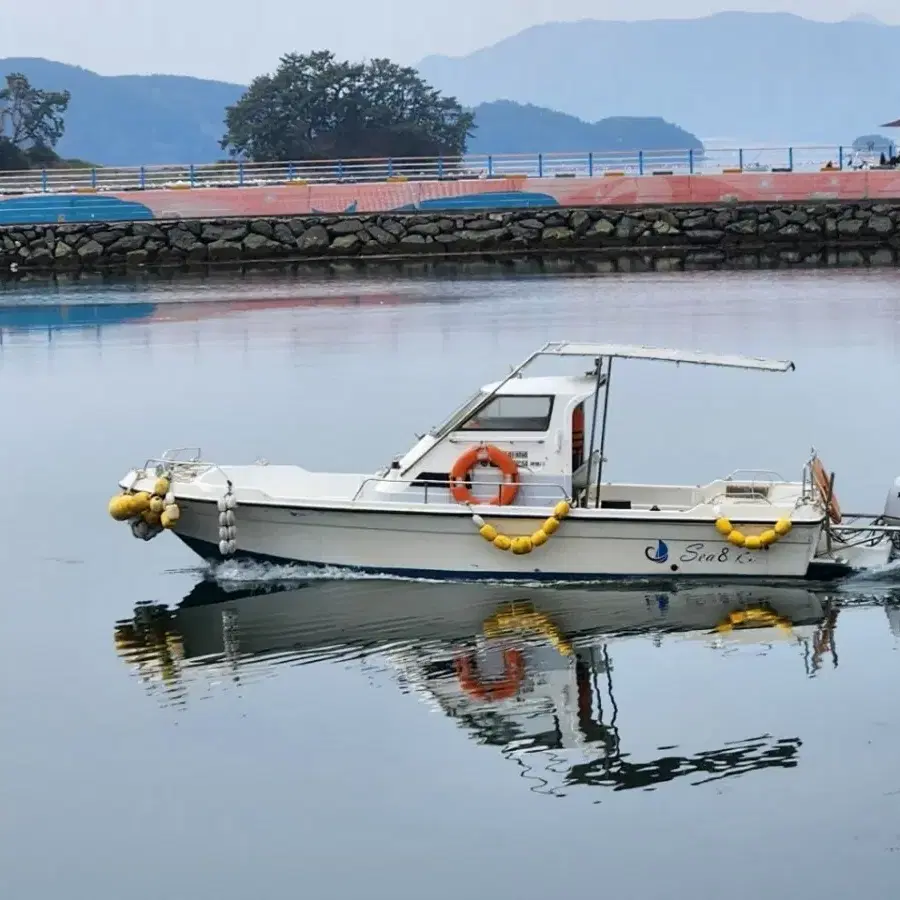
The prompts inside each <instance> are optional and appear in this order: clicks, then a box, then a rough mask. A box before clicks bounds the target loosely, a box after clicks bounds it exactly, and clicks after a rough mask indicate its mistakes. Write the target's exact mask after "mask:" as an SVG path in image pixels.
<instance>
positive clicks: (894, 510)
mask: <svg viewBox="0 0 900 900" xmlns="http://www.w3.org/2000/svg"><path fill="white" fill-rule="evenodd" d="M884 518H885V519H886V520H887V522H888V524H889V525H900V478H897V479H895V481H894V486H893V487H892V488H891V490H890V493H889V494H888V495H887V500H885V501H884Z"/></svg>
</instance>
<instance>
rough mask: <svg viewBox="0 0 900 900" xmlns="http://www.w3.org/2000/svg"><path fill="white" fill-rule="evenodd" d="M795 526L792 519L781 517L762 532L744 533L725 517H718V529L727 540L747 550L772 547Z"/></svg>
mask: <svg viewBox="0 0 900 900" xmlns="http://www.w3.org/2000/svg"><path fill="white" fill-rule="evenodd" d="M791 528H793V525H792V524H791V520H790V519H779V520H778V521H777V522H776V523H775V524H774V525H773V526H772V527H771V528H767V529H766V530H765V531H763V533H762V534H744V533H743V532H742V531H740V530H739V529H737V528H735V527H734V525H732V524H731V521H730V520H729V519H726V518H724V517H721V518H718V519H716V531H718V532H719V534H721V535H724V537H725V540H727V541H728V543H729V544H734V546H735V547H744V548H746V549H747V550H762V549H764V548H765V547H771V546H772V544H774V543H775V541H777V540H779V538H783V537H784V536H785V535H786V534H787V533H788V532H789V531H790V530H791Z"/></svg>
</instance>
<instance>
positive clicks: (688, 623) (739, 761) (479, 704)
mask: <svg viewBox="0 0 900 900" xmlns="http://www.w3.org/2000/svg"><path fill="white" fill-rule="evenodd" d="M837 615H838V607H837V605H835V604H834V603H833V601H832V600H831V598H830V596H829V595H825V594H816V593H814V592H811V591H809V590H806V589H805V588H800V587H789V588H774V587H773V588H766V587H761V586H760V587H757V586H753V587H740V588H725V587H713V586H702V587H694V586H692V587H687V588H679V589H678V590H672V591H662V592H659V591H635V590H634V589H624V588H623V589H585V588H578V589H574V588H573V589H569V588H564V589H552V588H534V589H527V588H525V589H523V588H521V587H515V586H509V585H477V584H437V583H415V582H403V581H376V580H359V581H338V580H319V581H310V582H293V583H290V584H284V583H281V584H273V583H270V582H269V583H243V584H241V585H240V586H239V587H238V586H236V585H234V584H232V586H231V587H230V588H229V589H226V588H225V587H222V586H219V585H218V584H216V583H215V582H213V581H203V582H201V583H200V584H198V585H197V586H196V587H195V588H194V589H193V590H192V591H191V592H190V593H189V594H188V595H187V597H185V598H184V600H183V601H182V603H181V604H179V606H178V607H177V608H175V609H168V608H166V607H164V606H141V607H139V608H137V609H136V610H135V615H134V617H133V618H132V619H130V620H128V621H125V622H120V623H119V624H118V625H117V626H116V646H117V648H118V651H119V653H120V654H121V655H122V656H123V657H124V658H125V659H126V660H127V661H128V662H129V663H131V664H133V665H134V666H135V668H136V670H137V671H138V672H139V673H140V675H141V677H142V678H143V679H144V680H145V681H147V683H148V684H149V685H153V686H155V687H156V688H158V689H161V691H162V697H163V698H165V701H166V702H168V703H178V704H185V703H187V701H188V699H189V698H190V693H191V691H190V684H191V682H194V681H196V680H198V676H200V674H201V672H202V673H204V674H203V677H202V678H200V680H201V681H203V682H208V681H209V680H210V679H212V680H215V681H219V682H222V683H225V684H227V683H229V681H230V680H239V681H241V682H247V681H248V680H253V678H254V677H255V676H259V675H260V674H267V675H271V674H273V673H274V672H277V671H284V670H283V668H282V667H281V666H279V665H278V664H279V663H286V662H287V663H291V664H295V665H296V664H301V663H304V662H306V663H313V662H323V661H326V660H336V659H340V660H343V661H346V660H347V659H348V658H349V659H354V658H355V659H360V660H363V659H366V660H369V661H373V660H374V661H376V662H379V661H381V662H384V663H386V667H387V668H388V669H389V670H391V671H393V672H395V673H396V677H397V680H398V682H399V684H400V686H401V688H403V689H405V690H408V691H411V692H415V693H418V694H419V695H420V696H421V697H422V698H423V699H425V700H426V701H427V702H429V703H431V704H433V705H434V706H436V707H437V708H439V709H440V710H442V711H443V712H444V713H445V714H446V715H447V716H449V717H450V718H451V719H453V720H455V721H456V722H457V723H458V724H460V725H461V726H462V727H464V728H465V729H466V730H467V731H469V733H470V734H471V735H472V736H473V737H474V738H475V739H476V740H478V741H480V742H481V743H484V744H488V745H493V746H496V747H498V748H499V749H500V750H501V752H502V753H503V754H504V755H505V756H507V757H509V758H511V759H513V760H515V761H516V762H517V763H518V764H519V765H521V766H522V768H523V775H527V777H528V778H531V779H534V783H533V784H534V789H536V790H543V791H550V792H553V791H555V790H558V789H560V788H561V787H563V786H566V785H572V784H594V785H602V786H606V787H608V788H612V789H616V790H622V789H628V788H649V787H653V786H655V785H659V784H662V783H664V782H668V781H671V780H673V779H676V778H682V777H687V778H688V779H689V781H691V782H692V783H700V782H703V781H708V780H713V779H717V778H722V777H726V776H730V775H737V774H741V773H745V772H750V771H754V770H760V769H764V768H767V767H782V768H788V767H791V766H795V765H797V762H798V758H799V757H798V754H799V750H800V747H801V743H802V742H801V740H800V738H798V737H794V736H782V737H779V736H772V735H763V736H759V737H755V738H753V739H750V740H747V739H745V738H746V734H741V733H740V731H742V730H743V729H744V728H745V727H750V728H752V726H747V725H745V724H744V723H743V721H742V718H741V717H742V710H741V705H740V704H732V703H729V709H728V715H727V716H724V715H723V712H722V711H721V709H720V710H719V711H718V712H716V711H715V710H716V708H715V707H712V708H709V709H706V708H704V704H708V703H710V700H709V699H708V698H704V697H697V696H694V695H692V694H691V692H692V691H696V690H697V686H696V685H697V671H696V670H697V666H696V659H694V660H693V661H692V662H691V664H690V666H691V669H692V670H693V674H692V676H691V677H690V678H686V682H688V683H687V684H686V685H685V686H684V688H683V690H682V685H680V684H679V668H678V664H679V661H678V660H676V661H675V664H673V663H672V660H671V659H668V658H660V657H659V656H657V655H655V654H656V649H658V648H669V649H670V650H674V651H676V652H677V651H678V650H679V649H680V650H681V651H685V650H687V651H689V655H690V656H691V657H696V651H695V650H694V648H693V647H690V646H688V647H685V646H684V644H683V642H685V641H695V642H698V648H697V649H698V650H700V651H701V652H702V648H703V646H704V645H706V646H709V647H712V648H714V649H719V650H721V649H722V648H723V647H726V648H739V647H740V645H741V644H747V643H750V644H752V645H753V648H752V649H753V659H752V662H751V663H750V664H751V665H753V666H754V667H758V666H764V665H766V661H765V660H760V659H759V656H760V651H761V650H762V649H764V648H767V647H773V646H774V645H776V644H778V643H782V644H784V645H786V648H787V649H788V650H789V651H790V655H792V654H793V652H794V651H796V665H797V671H798V674H799V675H800V677H803V673H805V674H806V675H807V676H813V675H815V674H816V672H817V671H818V670H819V669H820V668H821V667H823V666H824V665H836V664H837V656H836V651H835V644H834V631H835V625H836V622H837ZM674 642H682V645H681V647H680V648H678V647H676V648H672V646H671V645H672V644H673V643H674ZM637 643H640V647H636V646H635V645H636V644H637ZM635 650H639V651H640V654H638V655H640V657H641V660H642V661H640V660H636V659H635V656H636V654H635ZM617 653H618V654H620V655H621V656H622V658H623V660H626V662H624V663H623V665H622V671H621V672H619V673H616V674H615V675H614V666H613V659H614V657H615V656H616V655H617ZM647 654H649V655H650V660H649V661H648V659H647ZM720 655H721V653H720ZM657 659H658V662H654V661H653V660H657ZM679 659H681V657H679ZM703 662H704V663H705V662H706V660H703ZM709 662H710V663H711V664H712V668H711V673H710V676H709V677H706V672H705V671H703V672H702V673H701V674H702V675H703V678H701V685H706V686H707V687H710V688H713V687H716V685H715V683H716V682H718V681H720V680H721V676H722V675H724V674H725V673H724V672H723V671H719V670H721V669H723V665H720V663H721V662H722V661H721V660H716V659H710V660H709ZM786 664H790V659H787V660H785V658H784V654H779V663H778V665H780V666H782V667H783V666H784V665H786ZM773 665H775V663H773ZM738 677H739V678H742V679H744V678H746V672H742V673H739V674H738ZM751 677H753V678H754V680H758V678H759V675H758V673H757V672H756V670H754V672H753V673H752V676H751ZM777 677H779V678H783V672H779V675H778V676H777ZM623 680H626V681H627V682H628V684H627V686H626V687H625V691H626V693H631V692H633V691H634V689H635V688H646V687H648V686H649V691H648V693H649V695H650V696H649V697H648V699H647V705H648V706H650V705H653V704H654V703H655V702H658V701H656V700H655V699H654V695H655V694H657V693H659V691H658V687H659V685H660V683H661V681H664V682H665V686H666V688H667V691H666V693H667V696H668V698H669V699H668V700H667V701H666V702H667V703H668V708H667V709H665V710H663V711H662V712H661V713H660V715H659V718H656V717H655V716H656V714H655V713H654V714H653V717H651V718H650V719H649V720H648V719H647V715H649V713H648V712H646V711H644V710H641V711H640V718H641V720H642V721H647V722H649V724H647V725H642V726H641V728H640V729H632V731H631V733H622V734H620V730H619V728H620V718H621V717H622V714H623V712H625V710H623V708H622V705H621V703H619V702H617V699H616V686H615V684H614V682H616V681H623ZM673 686H674V689H675V690H676V691H677V692H678V693H676V694H675V695H674V697H675V700H674V706H675V707H677V708H673V699H672V697H673V695H672V688H673ZM621 687H622V685H621V684H620V685H619V688H620V689H621ZM718 687H719V688H721V686H720V685H719V686H718ZM750 687H752V685H750V686H748V685H747V684H746V682H744V681H742V682H741V683H740V684H739V685H736V687H735V690H736V691H737V692H742V693H743V692H747V693H748V694H749V693H756V694H758V693H760V692H762V691H763V690H764V688H763V686H762V685H760V684H758V683H757V685H756V690H755V691H750V690H749V688H750ZM701 691H702V687H701ZM731 696H733V694H732V695H731ZM716 702H720V701H716ZM682 707H683V708H682ZM698 711H699V716H700V720H701V722H703V724H704V727H703V728H701V729H700V730H701V731H704V732H705V731H707V729H706V727H705V724H706V723H707V722H710V721H712V720H713V719H715V720H716V724H717V725H720V726H727V730H730V729H731V728H732V727H735V728H736V729H738V732H739V733H737V734H734V735H733V738H731V739H729V740H722V741H721V745H720V746H713V747H709V748H708V749H703V750H701V751H700V752H695V753H692V754H689V755H680V753H679V751H678V750H677V749H676V748H675V747H674V745H673V744H672V741H671V738H672V737H673V735H671V734H668V735H667V734H666V733H665V729H666V724H665V723H666V721H668V722H669V729H671V728H672V727H673V726H672V722H673V721H678V720H681V719H682V718H683V717H684V716H687V717H688V718H690V717H691V716H693V717H695V718H696V717H697V716H698ZM673 716H677V717H678V720H673ZM723 720H724V721H723ZM678 727H679V728H680V729H681V731H682V732H683V731H684V727H685V726H684V724H683V722H682V723H680V724H679V725H678ZM645 730H649V731H653V732H655V733H654V734H652V735H651V736H650V739H651V740H652V741H653V742H654V743H653V746H652V749H651V751H650V752H649V753H648V754H647V755H649V757H650V758H647V759H644V760H643V761H641V760H640V759H636V758H635V755H634V754H633V753H629V752H627V750H626V746H625V745H626V744H629V743H630V744H631V745H633V744H634V743H635V742H636V741H637V740H638V739H640V740H641V742H642V743H643V744H644V745H646V740H647V735H646V734H644V733H640V734H638V733H635V732H636V731H640V732H644V731H645ZM625 731H628V729H627V728H626V729H625ZM680 736H682V737H683V734H681V735H680ZM710 740H712V739H710ZM732 741H733V742H732ZM632 749H634V748H633V747H632Z"/></svg>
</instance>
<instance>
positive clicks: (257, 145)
mask: <svg viewBox="0 0 900 900" xmlns="http://www.w3.org/2000/svg"><path fill="white" fill-rule="evenodd" d="M225 125H226V128H227V132H226V134H225V137H224V138H223V139H222V141H221V145H222V149H223V150H228V151H229V152H230V153H231V155H232V156H236V157H238V156H239V157H242V158H245V159H249V160H254V161H257V162H277V161H288V160H301V159H352V158H357V159H359V158H365V157H369V158H376V157H389V156H395V157H402V156H461V155H462V154H463V153H465V150H466V140H467V138H468V137H469V135H470V133H471V132H472V130H473V128H474V116H473V114H472V113H471V112H468V111H467V110H464V109H463V108H462V106H460V104H459V103H458V102H457V100H456V98H455V97H444V96H442V95H441V93H440V92H439V91H437V90H435V89H434V88H432V87H430V86H429V85H428V84H426V83H425V82H424V81H423V80H422V79H421V78H420V77H419V74H418V73H417V72H416V70H415V69H411V68H407V67H404V66H398V65H396V64H395V63H393V62H391V61H390V60H389V59H373V60H372V61H371V62H368V63H366V64H359V63H349V62H342V61H339V60H337V59H335V56H334V54H333V53H331V52H330V51H327V50H323V51H318V52H316V53H310V54H308V55H300V54H288V55H287V56H283V57H282V58H281V61H280V64H279V66H278V69H277V70H276V71H275V73H274V75H261V76H259V77H258V78H255V79H254V80H253V82H252V83H251V85H250V87H249V88H248V89H247V91H246V93H245V94H244V96H243V97H241V99H240V100H239V101H238V102H237V103H236V104H235V105H234V106H229V107H228V109H227V110H226V115H225Z"/></svg>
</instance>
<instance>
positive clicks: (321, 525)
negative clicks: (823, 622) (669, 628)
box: [110, 341, 900, 581]
mask: <svg viewBox="0 0 900 900" xmlns="http://www.w3.org/2000/svg"><path fill="white" fill-rule="evenodd" d="M547 360H553V361H554V362H555V363H557V364H565V365H567V366H568V367H569V368H570V369H571V368H574V369H575V370H576V371H574V372H572V371H568V372H567V373H566V374H554V375H526V371H527V370H529V369H531V367H532V366H535V365H536V364H537V363H539V362H542V361H547ZM586 360H587V361H589V363H590V368H589V370H588V371H585V361H586ZM615 360H640V361H656V362H664V363H671V364H675V365H679V364H689V365H701V366H710V367H715V368H730V369H746V370H751V371H756V372H769V373H786V372H790V371H792V370H793V369H794V364H793V363H792V362H789V361H778V360H766V359H757V358H751V357H742V356H728V355H719V354H708V353H697V352H682V351H677V350H667V349H653V348H648V347H629V346H619V345H604V344H585V343H573V342H567V341H563V342H550V343H547V344H546V345H544V346H543V347H541V348H540V349H539V350H537V351H535V352H534V353H532V354H531V355H529V356H528V358H527V359H525V360H524V361H523V362H522V363H520V364H519V365H518V366H516V367H515V368H513V370H512V371H511V372H510V373H509V374H508V375H507V376H506V377H505V378H504V379H502V380H501V381H498V382H495V383H493V384H489V385H487V386H485V387H484V388H482V389H481V390H480V391H478V392H477V393H476V394H475V395H474V396H473V397H471V398H470V399H469V400H468V401H467V402H466V403H465V404H463V405H462V406H461V407H460V408H459V409H458V410H457V411H456V412H454V413H453V414H452V415H451V416H450V417H449V418H448V419H447V420H446V421H445V422H444V423H443V424H442V425H441V426H439V427H437V428H435V429H433V430H431V431H430V432H429V433H428V434H426V435H424V436H423V437H421V438H420V439H419V440H418V442H417V443H416V444H415V445H414V446H413V447H412V448H411V449H410V450H409V451H408V452H407V453H406V454H404V455H403V456H400V457H398V458H396V459H394V460H393V461H392V462H391V463H390V465H388V466H386V467H384V468H383V469H381V470H379V471H377V472H374V473H369V474H333V473H328V472H312V471H309V470H307V469H304V468H301V467H300V466H297V465H270V464H268V463H267V462H264V461H259V462H256V463H253V464H249V465H219V464H216V463H213V462H211V461H207V460H204V459H203V456H202V453H201V451H200V450H199V449H196V450H195V449H193V448H190V449H187V450H185V449H181V450H175V451H167V452H166V453H164V454H163V455H162V456H161V457H159V458H155V459H150V460H147V461H146V463H145V464H144V465H143V466H142V467H141V468H139V469H135V470H132V471H131V472H129V473H128V474H127V475H126V476H125V477H124V478H123V479H122V480H121V482H120V487H121V488H122V489H123V493H122V494H120V495H118V496H116V497H114V498H113V499H112V500H111V501H110V514H111V515H112V516H113V518H115V519H118V520H122V521H127V522H130V524H131V530H132V533H133V534H134V535H135V536H136V537H138V538H141V539H144V540H147V539H150V538H153V537H155V536H156V535H157V534H159V533H161V532H163V531H165V530H171V531H172V532H173V533H174V534H176V535H177V536H178V537H179V538H181V540H182V541H184V542H185V544H187V545H188V547H190V548H191V549H192V550H194V551H195V552H196V553H198V554H199V555H200V556H202V557H203V558H205V559H207V560H211V561H213V560H221V559H223V558H231V557H237V558H253V559H259V560H268V561H274V562H279V563H295V564H299V565H303V566H315V567H334V568H335V569H339V570H354V571H361V572H366V573H372V574H388V575H399V576H404V577H419V578H421V577H425V578H436V579H458V578H467V579H473V578H474V579H513V580H525V581H534V580H543V581H569V580H597V579H605V578H619V577H625V578H628V577H636V578H658V577H660V576H663V577H665V578H677V579H680V578H685V577H687V578H691V577H712V578H720V579H721V578H725V579H735V578H739V579H745V578H750V579H758V578H763V579H770V578H798V579H802V578H833V577H840V576H843V575H846V574H848V573H849V572H853V571H856V570H858V569H860V568H867V567H874V566H881V565H885V564H886V563H888V562H889V560H890V559H891V558H892V557H893V556H894V555H896V553H897V550H898V547H900V537H898V535H900V478H898V479H897V480H896V481H895V482H894V485H893V487H892V488H891V491H890V493H889V496H888V500H887V503H886V505H885V509H884V511H883V513H881V514H873V515H866V516H860V515H853V516H847V515H844V514H842V512H841V509H840V506H839V504H838V499H837V496H836V495H835V493H834V477H833V475H832V476H829V475H828V474H827V473H826V470H825V468H824V466H823V465H822V463H821V462H820V460H819V459H818V457H817V456H816V454H815V453H813V454H812V456H811V458H810V459H809V460H808V461H807V463H806V464H805V465H804V466H803V468H802V474H801V477H800V480H798V481H786V480H785V479H783V478H782V477H781V476H779V475H777V474H776V473H769V472H765V471H758V470H736V471H734V472H732V473H731V474H729V475H726V476H724V477H720V478H716V479H714V480H711V481H709V482H708V483H707V484H703V485H666V484H619V483H612V482H608V481H606V482H604V481H603V467H604V464H605V462H606V459H605V455H604V454H605V449H606V437H607V416H608V409H609V399H610V395H609V386H610V376H611V374H612V368H613V362H614V361H615ZM485 475H488V476H489V477H487V478H485V477H484V476H485Z"/></svg>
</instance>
